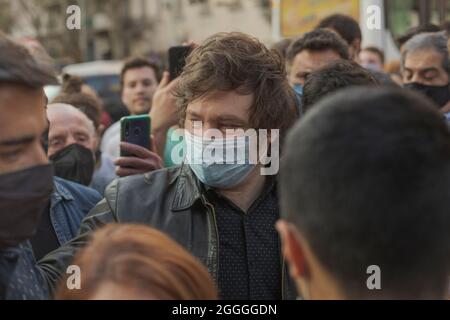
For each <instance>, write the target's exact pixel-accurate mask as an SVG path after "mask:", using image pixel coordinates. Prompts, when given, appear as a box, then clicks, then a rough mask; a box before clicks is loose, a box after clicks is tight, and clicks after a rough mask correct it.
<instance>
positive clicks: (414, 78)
mask: <svg viewBox="0 0 450 320" xmlns="http://www.w3.org/2000/svg"><path fill="white" fill-rule="evenodd" d="M411 82H418V83H421V81H420V78H419V75H418V74H417V73H415V74H414V75H413V76H412V78H411Z"/></svg>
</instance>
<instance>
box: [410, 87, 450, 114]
mask: <svg viewBox="0 0 450 320" xmlns="http://www.w3.org/2000/svg"><path fill="white" fill-rule="evenodd" d="M404 87H405V88H407V89H411V90H414V91H417V92H421V93H422V94H424V95H426V96H427V97H428V98H430V99H431V100H433V101H434V103H436V104H437V105H438V106H439V108H442V107H443V106H445V105H446V104H447V103H448V102H449V101H450V86H449V85H448V84H447V85H445V86H427V85H424V84H421V83H417V82H413V83H407V84H405V85H404Z"/></svg>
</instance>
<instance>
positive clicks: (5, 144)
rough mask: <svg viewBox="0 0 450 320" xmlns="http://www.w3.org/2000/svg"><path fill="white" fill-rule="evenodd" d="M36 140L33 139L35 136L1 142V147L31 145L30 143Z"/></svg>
mask: <svg viewBox="0 0 450 320" xmlns="http://www.w3.org/2000/svg"><path fill="white" fill-rule="evenodd" d="M34 139H35V137H33V136H26V137H23V138H18V139H11V140H5V141H0V146H3V147H13V146H19V145H24V144H29V143H31V142H33V141H34Z"/></svg>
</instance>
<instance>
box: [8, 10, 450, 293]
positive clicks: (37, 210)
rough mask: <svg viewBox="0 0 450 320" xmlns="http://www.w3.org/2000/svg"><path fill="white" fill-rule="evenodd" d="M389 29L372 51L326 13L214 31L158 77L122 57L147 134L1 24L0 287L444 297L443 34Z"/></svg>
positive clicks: (448, 99) (446, 90) (449, 252)
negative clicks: (395, 46)
mask: <svg viewBox="0 0 450 320" xmlns="http://www.w3.org/2000/svg"><path fill="white" fill-rule="evenodd" d="M398 42H399V47H400V49H401V59H400V60H399V61H397V62H396V61H386V57H385V55H384V53H383V50H381V49H380V48H376V47H365V48H362V47H361V45H362V43H363V39H362V35H361V30H360V28H359V25H358V23H357V22H356V21H355V20H353V19H352V18H350V17H347V16H344V15H339V14H337V15H332V16H330V17H328V18H326V19H324V20H323V21H322V22H321V23H320V24H319V25H318V26H317V28H316V29H315V30H311V31H310V32H308V33H306V34H303V35H301V36H300V37H298V38H294V39H285V40H283V41H282V42H280V43H277V44H275V45H274V46H273V48H268V47H267V46H266V45H265V44H263V43H262V42H260V41H259V40H258V39H256V38H254V37H252V36H249V35H246V34H243V33H238V32H231V33H218V34H214V35H212V36H210V37H209V38H208V39H206V40H205V41H203V42H202V43H199V44H195V45H194V44H192V52H191V53H190V55H189V56H188V58H187V60H186V65H185V67H184V69H183V71H182V73H181V75H180V76H179V77H178V78H176V79H171V78H170V75H169V73H168V72H163V73H162V74H161V70H160V68H159V66H158V64H156V63H154V62H153V61H151V60H149V59H147V58H145V57H143V56H136V57H131V58H128V59H127V60H126V61H125V62H124V66H123V69H122V73H121V75H120V76H121V96H122V101H123V104H124V105H125V106H126V108H127V110H128V112H129V114H130V115H149V116H150V118H151V145H150V146H149V148H145V147H143V146H139V145H135V144H130V143H127V142H123V141H122V140H121V124H120V122H117V123H114V124H112V125H110V126H109V127H107V124H108V123H107V121H105V110H104V106H103V105H102V100H101V99H100V98H99V96H98V94H97V93H96V92H95V91H94V90H93V89H92V88H91V87H89V86H87V85H86V84H84V83H83V81H82V79H81V78H78V77H76V76H73V75H62V76H61V77H59V78H58V77H57V74H56V73H55V70H54V68H53V67H52V66H51V65H50V64H51V63H50V62H49V59H47V58H45V59H44V58H43V55H42V54H37V53H36V51H35V50H33V49H32V48H29V47H27V46H25V45H23V44H21V43H19V42H17V41H15V40H14V39H11V38H9V37H7V36H6V35H4V34H0V112H1V114H2V116H1V117H0V298H1V299H17V300H28V299H37V300H41V299H42V300H44V299H61V300H65V299H76V300H78V299H81V300H115V299H118V300H127V299H132V300H140V299H151V300H162V299H164V300H213V299H223V300H281V299H446V298H447V297H448V293H449V289H450V286H449V284H450V283H449V276H450V233H449V232H448V230H450V131H449V125H448V121H450V55H449V50H450V40H449V32H448V30H445V28H444V27H442V28H441V27H439V26H430V25H428V26H421V27H419V28H415V29H413V30H410V32H408V34H406V35H405V36H404V37H401V38H399V41H398ZM60 82H62V83H60ZM56 84H61V91H60V93H59V94H58V96H57V97H55V98H52V100H51V101H49V99H48V98H47V96H46V95H45V91H44V87H45V86H47V85H56ZM199 126H200V129H201V130H203V131H200V134H198V131H197V130H198V129H199ZM180 132H181V133H180ZM249 132H253V133H255V137H256V139H252V137H250V136H249V134H248V133H249ZM264 134H265V135H266V138H267V139H262V137H263V135H264ZM255 144H256V150H257V152H256V153H257V159H256V160H257V161H256V162H252V161H250V158H252V156H251V155H250V154H251V151H250V150H252V147H253V146H254V145H255ZM278 146H279V147H278ZM277 147H278V148H277ZM277 149H279V150H277ZM230 154H231V160H230V158H229V157H228V156H229V155H230ZM124 155H126V156H124ZM174 155H178V156H180V155H181V158H182V161H176V159H174ZM278 155H279V156H278ZM235 156H237V159H236V157H235ZM225 158H226V161H225V160H224V159H225ZM197 160H199V161H197ZM241 160H242V161H241ZM278 161H279V162H280V164H278ZM267 167H271V168H278V167H279V173H278V170H276V172H275V173H273V174H267V173H264V174H263V172H266V171H264V170H262V169H264V168H267ZM447 175H448V176H447ZM373 266H376V267H377V268H378V269H379V271H380V274H379V277H380V278H381V285H380V286H377V285H375V286H370V285H368V278H369V277H370V275H371V274H370V273H369V274H368V270H369V269H370V267H373ZM73 267H75V268H73ZM71 270H72V271H73V270H79V275H78V278H76V279H75V282H74V283H75V285H69V282H70V281H73V280H74V278H73V277H74V274H73V273H72V272H71ZM75 276H77V274H75ZM77 283H78V285H76V284H77Z"/></svg>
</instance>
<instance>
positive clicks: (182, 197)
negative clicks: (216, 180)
mask: <svg viewBox="0 0 450 320" xmlns="http://www.w3.org/2000/svg"><path fill="white" fill-rule="evenodd" d="M176 183H177V185H176V189H175V197H174V198H173V202H172V210H173V211H184V210H187V209H189V208H191V207H192V206H193V205H194V204H195V203H196V202H197V201H199V200H202V189H203V185H202V183H201V182H200V181H199V180H198V179H197V177H195V175H194V173H193V172H192V170H191V169H190V168H189V166H188V165H186V164H183V165H182V166H181V168H180V174H179V176H178V179H177V182H176Z"/></svg>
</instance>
